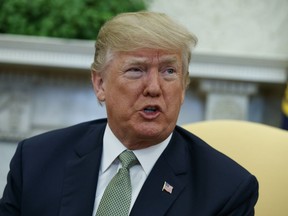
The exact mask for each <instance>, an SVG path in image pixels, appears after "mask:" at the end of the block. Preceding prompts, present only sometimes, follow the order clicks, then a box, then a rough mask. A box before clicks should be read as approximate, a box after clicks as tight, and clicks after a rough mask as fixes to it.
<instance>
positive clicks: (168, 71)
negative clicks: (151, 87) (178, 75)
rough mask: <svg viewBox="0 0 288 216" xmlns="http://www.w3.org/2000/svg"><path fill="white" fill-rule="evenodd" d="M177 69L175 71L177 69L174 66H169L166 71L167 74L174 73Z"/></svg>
mask: <svg viewBox="0 0 288 216" xmlns="http://www.w3.org/2000/svg"><path fill="white" fill-rule="evenodd" d="M175 72H176V71H175V69H174V68H167V69H166V73H167V74H174V73H175Z"/></svg>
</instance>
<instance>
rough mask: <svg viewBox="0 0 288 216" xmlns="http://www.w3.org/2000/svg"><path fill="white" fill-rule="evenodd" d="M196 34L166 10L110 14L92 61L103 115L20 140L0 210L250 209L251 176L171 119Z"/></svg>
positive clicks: (254, 190)
mask: <svg viewBox="0 0 288 216" xmlns="http://www.w3.org/2000/svg"><path fill="white" fill-rule="evenodd" d="M196 42H197V39H196V37H195V36H193V35H192V34H190V33H189V32H188V31H187V30H186V29H185V28H183V27H182V26H179V25H178V24H176V23H175V22H174V21H173V20H171V19H170V18H169V17H167V16H166V15H164V14H158V13H153V12H138V13H124V14H120V15H118V16H116V17H115V18H113V19H112V20H110V21H108V22H107V23H106V24H105V25H104V26H103V27H102V29H101V30H100V32H99V35H98V38H97V41H96V52H95V58H94V63H93V64H92V83H93V87H94V90H95V93H96V96H97V98H98V100H99V102H100V103H104V102H105V105H106V109H107V119H101V120H96V121H91V122H87V123H82V124H79V125H76V126H72V127H69V128H66V129H61V130H57V131H53V132H48V133H46V134H43V135H39V136H36V137H34V138H30V139H27V140H24V141H22V142H20V144H19V146H18V148H17V151H16V153H15V156H14V157H13V159H12V162H11V169H10V172H9V175H8V183H7V186H6V189H5V192H4V195H3V198H2V200H1V203H0V215H1V216H8V215H9V216H10V215H13V216H16V215H22V216H40V215H41V216H54V215H55V216H56V215H60V216H74V215H75V216H76V215H79V216H84V215H85V216H86V215H88V216H92V215H93V216H94V215H97V216H101V215H128V214H130V215H135V216H142V215H143V216H144V215H147V216H148V215H149V216H151V215H153V216H154V215H155V216H161V215H170V216H176V215H177V216H178V215H181V216H188V215H189V216H190V215H197V216H214V215H222V216H227V215H237V216H242V215H254V205H255V203H256V201H257V197H258V183H257V180H256V178H255V177H254V176H252V175H251V174H250V173H249V172H247V171H246V170H245V169H244V168H242V167H240V166H239V165H238V164H236V163H235V162H234V161H232V160H231V159H229V158H227V157H226V156H224V155H223V154H221V153H219V152H218V151H216V150H214V149H213V148H211V147H210V146H209V145H207V144H206V143H205V142H203V141H202V140H201V139H199V138H198V137H196V136H195V135H193V134H191V133H189V132H187V131H185V130H184V129H182V128H180V127H178V126H176V121H177V118H178V114H179V111H180V107H181V105H182V103H183V101H184V95H185V89H186V87H187V85H188V83H189V74H188V65H189V61H190V57H191V53H190V52H191V51H190V50H191V47H193V46H195V44H196ZM123 152H124V154H126V153H127V152H128V154H129V157H130V158H132V159H131V160H133V164H132V162H131V164H132V165H131V164H130V161H129V165H127V164H128V162H127V161H128V159H127V158H125V159H123V157H124V156H123V155H124V154H123ZM132 152H133V153H132ZM125 157H126V156H125ZM123 161H124V162H123ZM125 161H126V162H127V163H126V165H124V164H125ZM121 167H122V168H121ZM118 170H119V171H118ZM116 173H117V174H116ZM120 176H121V179H120V180H119V178H120ZM122 188H126V189H125V190H122ZM126 191H128V192H126ZM127 203H128V204H127ZM115 207H116V208H115ZM123 212H124V213H123Z"/></svg>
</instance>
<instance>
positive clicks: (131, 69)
mask: <svg viewBox="0 0 288 216" xmlns="http://www.w3.org/2000/svg"><path fill="white" fill-rule="evenodd" d="M127 72H132V73H133V72H134V73H139V72H142V70H141V69H140V68H137V67H132V68H129V69H128V70H127Z"/></svg>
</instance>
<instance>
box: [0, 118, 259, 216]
mask: <svg viewBox="0 0 288 216" xmlns="http://www.w3.org/2000/svg"><path fill="white" fill-rule="evenodd" d="M106 124H107V122H106V120H105V119H103V120H96V121H92V122H87V123H82V124H79V125H76V126H72V127H69V128H66V129H61V130H56V131H53V132H48V133H45V134H42V135H39V136H36V137H33V138H30V139H27V140H24V141H22V142H21V143H19V146H18V148H17V151H16V153H15V155H14V157H13V159H12V161H11V167H10V172H9V175H8V183H7V186H6V188H5V191H4V194H3V198H2V199H1V201H0V216H8V215H9V216H19V215H22V216H56V215H58V216H92V210H93V205H94V199H95V191H96V186H97V180H98V172H99V165H100V161H101V153H102V145H103V134H104V129H105V126H106ZM165 181H166V182H168V183H169V184H170V185H172V186H173V192H172V194H170V193H167V192H165V191H162V187H163V184H164V182H165ZM257 198H258V183H257V180H256V178H255V177H254V176H252V175H251V174H250V173H249V172H247V171H246V170H245V169H243V168H242V167H241V166H239V165H238V164H237V163H235V162H234V161H232V160H231V159H229V158H228V157H226V156H224V155H223V154H221V153H219V152H218V151H216V150H214V149H213V148H211V147H210V146H209V145H207V144H206V143H205V142H204V141H202V140H201V139H199V138H198V137H196V136H195V135H192V134H191V133H189V132H187V131H185V130H184V129H182V128H180V127H176V128H175V130H174V133H173V136H172V139H171V141H170V143H169V145H168V146H167V148H166V149H165V151H164V152H163V154H162V155H161V156H160V158H159V159H158V161H157V162H156V164H155V166H154V168H153V169H152V171H151V173H150V175H149V176H148V178H147V180H146V181H145V183H144V185H143V188H142V190H141V191H140V194H139V195H138V198H137V200H136V202H135V204H134V206H133V208H132V211H131V214H130V215H132V216H162V215H167V216H190V215H194V216H216V215H219V216H220V215H223V216H227V215H235V216H236V215H237V216H242V215H254V205H255V203H256V201H257Z"/></svg>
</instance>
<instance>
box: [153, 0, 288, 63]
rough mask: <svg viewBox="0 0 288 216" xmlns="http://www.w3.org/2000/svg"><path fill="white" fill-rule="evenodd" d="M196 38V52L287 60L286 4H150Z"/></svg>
mask: <svg viewBox="0 0 288 216" xmlns="http://www.w3.org/2000/svg"><path fill="white" fill-rule="evenodd" d="M150 10H152V11H159V12H165V13H167V14H168V15H170V16H172V17H174V18H175V19H177V20H179V21H180V22H181V23H183V24H185V25H186V26H187V27H188V28H189V29H190V30H191V31H192V32H194V33H195V34H196V35H197V36H198V37H199V46H198V48H197V52H212V53H214V52H217V53H230V54H236V55H247V56H251V55H252V56H253V55H257V56H269V57H275V58H286V59H288V39H287V38H288V28H287V23H288V1H287V0H273V1H271V0H217V1H216V0H177V1H167V0H154V1H152V3H151V5H150Z"/></svg>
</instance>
